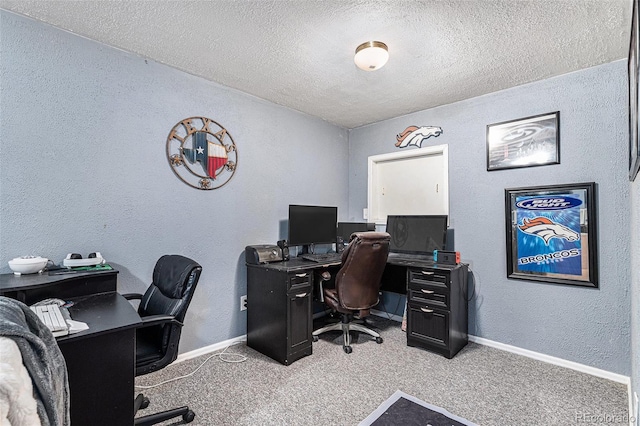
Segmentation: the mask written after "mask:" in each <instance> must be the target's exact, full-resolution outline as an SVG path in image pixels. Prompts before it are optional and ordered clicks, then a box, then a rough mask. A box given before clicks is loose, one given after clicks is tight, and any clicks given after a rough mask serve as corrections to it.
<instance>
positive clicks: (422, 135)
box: [396, 126, 442, 148]
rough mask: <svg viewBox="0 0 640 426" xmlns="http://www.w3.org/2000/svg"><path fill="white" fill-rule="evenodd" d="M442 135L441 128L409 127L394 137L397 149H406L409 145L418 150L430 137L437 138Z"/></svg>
mask: <svg viewBox="0 0 640 426" xmlns="http://www.w3.org/2000/svg"><path fill="white" fill-rule="evenodd" d="M441 134H442V128H441V127H434V126H422V127H417V126H409V127H407V128H406V129H404V131H403V132H402V133H400V134H399V135H396V140H397V141H398V142H396V146H397V147H398V148H406V147H408V146H409V145H415V146H417V147H418V148H420V147H421V146H422V142H423V141H424V140H425V139H427V138H430V137H431V136H433V137H437V136H440V135H441Z"/></svg>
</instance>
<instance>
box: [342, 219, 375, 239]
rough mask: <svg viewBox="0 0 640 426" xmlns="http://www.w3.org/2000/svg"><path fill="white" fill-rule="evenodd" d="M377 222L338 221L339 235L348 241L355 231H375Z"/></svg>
mask: <svg viewBox="0 0 640 426" xmlns="http://www.w3.org/2000/svg"><path fill="white" fill-rule="evenodd" d="M375 230H376V224H375V223H367V222H338V237H342V241H344V242H346V243H348V242H349V237H351V234H353V233H354V232H367V231H375Z"/></svg>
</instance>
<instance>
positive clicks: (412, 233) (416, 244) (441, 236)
mask: <svg viewBox="0 0 640 426" xmlns="http://www.w3.org/2000/svg"><path fill="white" fill-rule="evenodd" d="M387 233H389V235H391V242H390V244H389V251H390V252H392V253H410V254H426V255H430V256H432V255H433V251H434V250H444V249H445V245H446V242H447V216H446V215H438V216H427V215H423V216H409V215H402V216H400V215H389V216H387Z"/></svg>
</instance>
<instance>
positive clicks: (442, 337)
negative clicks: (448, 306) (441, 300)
mask: <svg viewBox="0 0 640 426" xmlns="http://www.w3.org/2000/svg"><path fill="white" fill-rule="evenodd" d="M407 315H408V318H407V324H409V326H408V328H407V337H408V338H410V339H413V340H416V339H417V340H419V341H421V342H424V343H427V344H429V345H430V346H436V347H440V348H447V345H448V344H449V315H450V314H449V312H447V311H442V310H438V309H431V308H428V307H425V306H421V305H419V304H413V303H412V304H410V305H409V309H408V312H407Z"/></svg>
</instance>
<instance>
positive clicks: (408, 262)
mask: <svg viewBox="0 0 640 426" xmlns="http://www.w3.org/2000/svg"><path fill="white" fill-rule="evenodd" d="M340 265H341V262H339V261H338V262H328V263H322V262H313V261H310V260H305V259H302V258H300V257H294V258H291V260H289V261H287V262H273V263H262V264H258V265H254V264H249V263H248V264H247V266H251V267H258V268H264V269H273V270H277V271H283V272H294V271H298V270H305V269H306V270H313V269H319V268H330V267H336V266H340ZM387 265H393V266H405V267H416V268H429V267H438V268H444V269H451V270H453V269H455V268H456V267H457V266H458V265H443V264H440V263H435V262H434V261H433V259H419V258H402V257H389V258H388V259H387Z"/></svg>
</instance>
